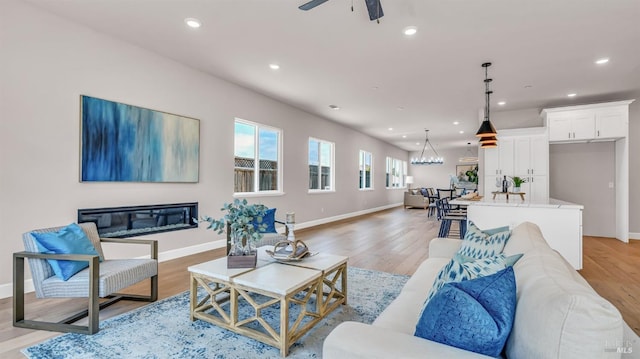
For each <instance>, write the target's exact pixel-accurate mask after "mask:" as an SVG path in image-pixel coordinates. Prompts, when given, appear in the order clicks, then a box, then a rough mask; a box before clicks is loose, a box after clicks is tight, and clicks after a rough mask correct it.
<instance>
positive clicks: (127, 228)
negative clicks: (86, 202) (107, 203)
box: [78, 202, 198, 238]
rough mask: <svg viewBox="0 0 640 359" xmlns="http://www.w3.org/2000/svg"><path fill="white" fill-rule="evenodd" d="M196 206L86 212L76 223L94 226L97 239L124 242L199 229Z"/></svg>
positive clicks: (195, 204) (118, 208)
mask: <svg viewBox="0 0 640 359" xmlns="http://www.w3.org/2000/svg"><path fill="white" fill-rule="evenodd" d="M195 218H198V202H193V203H174V204H156V205H146V206H128V207H110V208H85V209H79V210H78V223H82V222H94V223H95V224H96V226H97V227H98V233H99V234H100V237H104V238H124V237H134V236H142V235H146V234H151V233H160V232H169V231H177V230H181V229H188V228H196V227H198V222H197V220H194V219H195Z"/></svg>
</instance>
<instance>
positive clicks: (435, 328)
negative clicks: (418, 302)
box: [414, 267, 516, 357]
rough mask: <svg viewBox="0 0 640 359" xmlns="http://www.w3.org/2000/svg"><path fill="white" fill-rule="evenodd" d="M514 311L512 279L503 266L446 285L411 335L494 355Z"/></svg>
mask: <svg viewBox="0 0 640 359" xmlns="http://www.w3.org/2000/svg"><path fill="white" fill-rule="evenodd" d="M515 310H516V280H515V276H514V274H513V268H512V267H507V268H505V269H503V270H501V271H499V272H498V273H495V274H493V275H490V276H486V277H481V278H478V279H474V280H468V281H464V282H460V283H449V284H446V285H445V286H444V287H443V288H442V289H441V290H440V291H438V293H437V294H436V295H435V296H434V297H433V299H431V300H430V301H429V302H428V303H427V304H426V305H425V308H424V309H423V311H422V314H421V315H420V319H419V320H418V324H416V330H415V333H414V335H415V336H418V337H421V338H425V339H428V340H433V341H436V342H439V343H443V344H446V345H451V346H454V347H457V348H461V349H464V350H469V351H473V352H476V353H480V354H484V355H488V356H491V357H497V356H499V355H500V353H501V352H502V349H503V348H504V345H505V343H506V341H507V338H508V337H509V333H510V332H511V328H512V327H513V321H514V316H515Z"/></svg>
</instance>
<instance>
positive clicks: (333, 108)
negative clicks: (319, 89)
mask: <svg viewBox="0 0 640 359" xmlns="http://www.w3.org/2000/svg"><path fill="white" fill-rule="evenodd" d="M329 108H330V109H332V110H339V109H340V106H336V105H329Z"/></svg>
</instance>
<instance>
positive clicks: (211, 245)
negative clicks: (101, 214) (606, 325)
mask: <svg viewBox="0 0 640 359" xmlns="http://www.w3.org/2000/svg"><path fill="white" fill-rule="evenodd" d="M401 205H402V203H395V204H390V205H386V206H382V207H376V208H369V209H365V210H362V211H357V212H351V213H346V214H341V215H339V216H333V217H327V218H322V219H317V220H315V221H309V222H303V223H296V227H295V228H296V229H304V228H309V227H313V226H318V225H321V224H326V223H330V222H335V221H339V220H342V219H347V218H351V217H356V216H362V215H363V214H368V213H373V212H378V211H382V210H385V209H389V208H394V207H398V206H401ZM636 234H638V237H637V238H638V239H640V233H636ZM634 239H635V238H634ZM225 245H226V243H225V241H224V240H218V241H213V242H207V243H203V244H197V245H195V246H190V247H184V248H178V249H172V250H169V251H166V252H161V253H158V261H159V262H164V261H169V260H172V259H176V258H180V257H185V256H188V255H192V254H196V253H200V252H204V251H209V250H213V249H217V248H222V247H224V246H225ZM145 257H146V258H149V256H144V257H140V258H145ZM34 290H35V289H34V288H33V281H32V280H31V279H27V280H25V281H24V291H25V293H28V292H33V291H34ZM11 296H13V283H11V282H10V283H5V284H0V299H2V298H8V297H11Z"/></svg>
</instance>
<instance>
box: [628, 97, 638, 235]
mask: <svg viewBox="0 0 640 359" xmlns="http://www.w3.org/2000/svg"><path fill="white" fill-rule="evenodd" d="M629 98H634V99H636V100H635V101H634V102H633V103H632V104H631V105H629V232H631V233H632V235H631V238H633V239H640V191H639V190H638V185H639V184H640V183H639V180H638V179H640V91H639V92H636V93H635V94H632V95H631V97H629Z"/></svg>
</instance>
